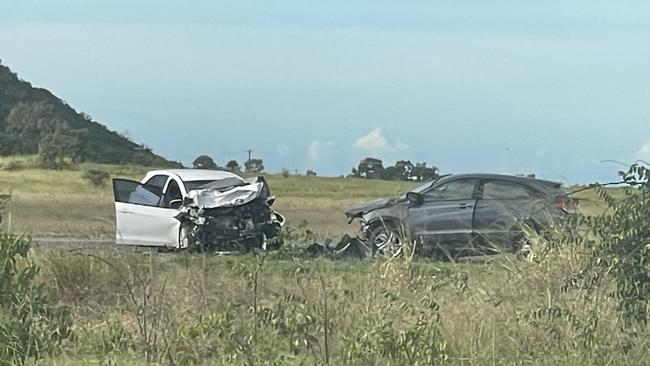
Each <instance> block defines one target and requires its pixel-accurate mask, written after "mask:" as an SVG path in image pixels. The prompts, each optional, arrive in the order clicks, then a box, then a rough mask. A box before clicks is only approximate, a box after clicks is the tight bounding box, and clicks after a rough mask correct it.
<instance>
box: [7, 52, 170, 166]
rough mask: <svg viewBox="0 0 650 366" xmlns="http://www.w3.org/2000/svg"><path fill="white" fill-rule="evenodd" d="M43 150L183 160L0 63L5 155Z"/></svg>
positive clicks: (160, 162)
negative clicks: (131, 136) (131, 137)
mask: <svg viewBox="0 0 650 366" xmlns="http://www.w3.org/2000/svg"><path fill="white" fill-rule="evenodd" d="M61 126H63V127H61ZM53 131H55V132H56V133H54V132H53ZM63 143H65V144H64V145H65V146H54V145H62V144H63ZM63 151H65V153H63ZM39 153H42V155H43V156H44V157H45V160H48V159H50V157H51V156H62V155H64V156H65V157H66V158H70V159H71V160H73V161H82V160H86V161H91V162H96V163H109V164H140V165H156V166H165V167H171V166H179V164H178V163H175V162H171V161H168V160H166V159H164V158H162V157H160V156H158V155H156V154H154V153H153V152H152V151H151V150H143V149H141V148H140V145H139V144H137V143H134V142H133V141H129V140H128V139H126V138H124V137H122V136H120V135H119V134H118V133H116V132H114V131H111V130H109V129H108V128H106V126H104V125H101V124H99V123H97V122H95V121H93V120H92V118H91V117H90V116H89V115H88V114H85V113H79V112H77V111H76V110H74V109H73V108H72V107H71V106H69V105H68V104H67V103H65V102H64V101H63V100H61V99H59V98H57V97H56V96H54V95H53V94H52V93H50V92H49V91H47V90H45V89H40V88H35V87H33V86H32V85H31V84H30V83H28V82H26V81H23V80H20V79H19V78H18V76H17V75H16V74H15V73H13V72H12V71H11V70H10V69H9V68H8V67H6V66H4V65H2V64H0V155H2V156H7V155H32V154H39ZM57 159H58V158H57ZM57 159H55V160H57Z"/></svg>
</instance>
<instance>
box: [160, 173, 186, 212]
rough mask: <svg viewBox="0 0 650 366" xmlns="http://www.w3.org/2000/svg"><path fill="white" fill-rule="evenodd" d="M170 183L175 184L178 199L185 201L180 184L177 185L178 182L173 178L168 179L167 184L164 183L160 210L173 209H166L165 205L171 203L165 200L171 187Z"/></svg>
mask: <svg viewBox="0 0 650 366" xmlns="http://www.w3.org/2000/svg"><path fill="white" fill-rule="evenodd" d="M172 183H176V186H177V187H178V191H179V192H180V193H181V197H180V199H181V200H182V199H185V196H186V193H185V191H184V187H183V184H182V183H179V180H178V179H176V178H175V177H169V180H167V183H165V189H164V190H163V196H162V202H161V204H162V206H160V208H168V209H173V208H172V207H167V205H168V204H169V203H170V202H171V201H172V200H169V202H168V200H167V198H168V197H167V194H168V193H169V187H170V186H171V184H172Z"/></svg>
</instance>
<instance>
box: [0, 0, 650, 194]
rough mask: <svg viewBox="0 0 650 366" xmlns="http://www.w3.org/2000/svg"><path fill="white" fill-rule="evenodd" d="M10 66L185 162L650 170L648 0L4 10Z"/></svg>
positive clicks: (4, 46) (4, 51) (145, 2)
mask: <svg viewBox="0 0 650 366" xmlns="http://www.w3.org/2000/svg"><path fill="white" fill-rule="evenodd" d="M0 59H2V61H3V63H4V64H6V65H8V66H10V67H11V68H12V69H13V70H14V71H16V72H18V73H19V75H20V76H21V77H22V78H23V79H25V80H28V81H31V82H32V83H33V84H34V85H36V86H41V87H45V88H48V89H50V90H52V91H53V92H54V93H55V94H57V95H58V96H60V97H61V98H63V99H64V100H66V101H67V102H68V103H70V104H71V105H73V106H74V107H75V108H77V109H78V110H80V111H84V112H86V113H88V114H90V115H91V116H92V117H93V118H94V119H96V120H98V121H99V122H102V123H104V124H106V125H107V126H109V127H110V128H111V129H114V130H117V131H120V132H126V131H128V133H130V134H131V135H132V136H133V137H134V138H136V139H137V140H138V141H142V142H144V143H146V144H147V145H149V146H151V147H153V148H154V150H155V151H156V152H158V153H161V154H163V155H165V156H167V157H169V158H171V159H175V160H182V161H183V162H185V163H190V162H191V161H192V159H193V157H195V156H197V155H199V154H209V155H212V156H214V157H215V159H216V160H217V161H218V162H219V163H221V164H225V162H226V161H227V160H230V159H237V160H239V161H243V160H245V158H246V154H245V153H244V150H247V149H249V148H250V149H253V150H254V155H255V156H257V157H261V158H264V160H265V162H266V166H267V168H268V169H269V170H272V171H279V170H280V169H281V168H283V167H286V168H289V169H292V170H293V169H299V170H302V171H304V170H305V169H313V170H316V171H317V172H318V173H320V174H321V175H339V174H344V173H347V172H349V170H350V169H351V167H352V166H353V165H355V164H356V163H357V162H358V161H359V159H360V158H363V157H365V156H370V155H371V156H376V157H379V158H382V159H384V160H385V161H386V162H387V163H391V164H392V163H394V162H395V161H396V160H397V159H401V158H406V159H411V160H414V161H426V162H428V163H432V164H435V165H437V166H439V167H440V168H441V170H442V171H443V172H473V171H482V172H505V173H529V172H536V173H537V174H538V175H540V176H542V177H545V178H548V179H557V180H562V181H565V182H567V183H575V182H591V181H596V180H598V181H607V180H612V179H615V178H616V176H615V172H616V171H617V170H618V167H617V166H615V165H611V164H603V163H601V162H600V161H601V160H605V159H613V160H619V161H623V162H632V161H634V160H635V159H648V160H650V103H649V101H650V3H648V2H647V1H615V2H614V1H597V0H590V1H566V0H564V1H555V0H549V1H535V2H533V1H522V0H518V1H515V0H512V1H485V0H483V1H447V2H436V1H409V2H403V1H400V2H398V1H381V0H373V1H360V0H358V1H355V0H348V1H323V2H315V1H304V0H303V1H241V0H238V1H192V2H179V1H165V0H155V1H154V0H139V1H126V0H114V1H88V0H83V1H82V0H57V1H47V0H45V1H43V0H41V1H32V0H20V1H6V0H0Z"/></svg>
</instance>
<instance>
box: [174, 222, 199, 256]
mask: <svg viewBox="0 0 650 366" xmlns="http://www.w3.org/2000/svg"><path fill="white" fill-rule="evenodd" d="M195 247H196V232H195V227H194V225H193V224H191V223H189V222H184V223H182V224H181V227H180V229H179V231H178V249H181V250H192V249H195Z"/></svg>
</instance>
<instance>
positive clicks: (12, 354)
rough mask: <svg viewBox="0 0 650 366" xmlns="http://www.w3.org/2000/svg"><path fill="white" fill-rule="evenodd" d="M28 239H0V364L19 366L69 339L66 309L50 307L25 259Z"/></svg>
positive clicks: (9, 236)
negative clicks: (17, 365)
mask: <svg viewBox="0 0 650 366" xmlns="http://www.w3.org/2000/svg"><path fill="white" fill-rule="evenodd" d="M30 248H31V240H30V239H28V238H25V237H22V236H13V235H7V234H2V235H1V236H0V363H1V364H6V365H16V364H19V365H22V364H24V363H25V362H26V361H27V360H29V359H36V360H38V359H41V358H43V357H44V356H47V355H50V354H52V353H54V352H55V351H56V350H57V349H58V347H59V346H60V345H61V342H62V341H64V340H66V339H68V338H69V337H70V336H71V317H70V314H69V312H68V310H67V309H66V308H57V307H54V306H52V305H51V304H50V302H49V299H48V297H47V294H46V291H45V289H44V288H43V286H42V285H40V284H37V283H36V277H37V276H38V274H39V271H40V268H39V267H37V266H36V265H34V264H32V263H31V262H30V261H28V260H27V254H28V252H29V250H30Z"/></svg>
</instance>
